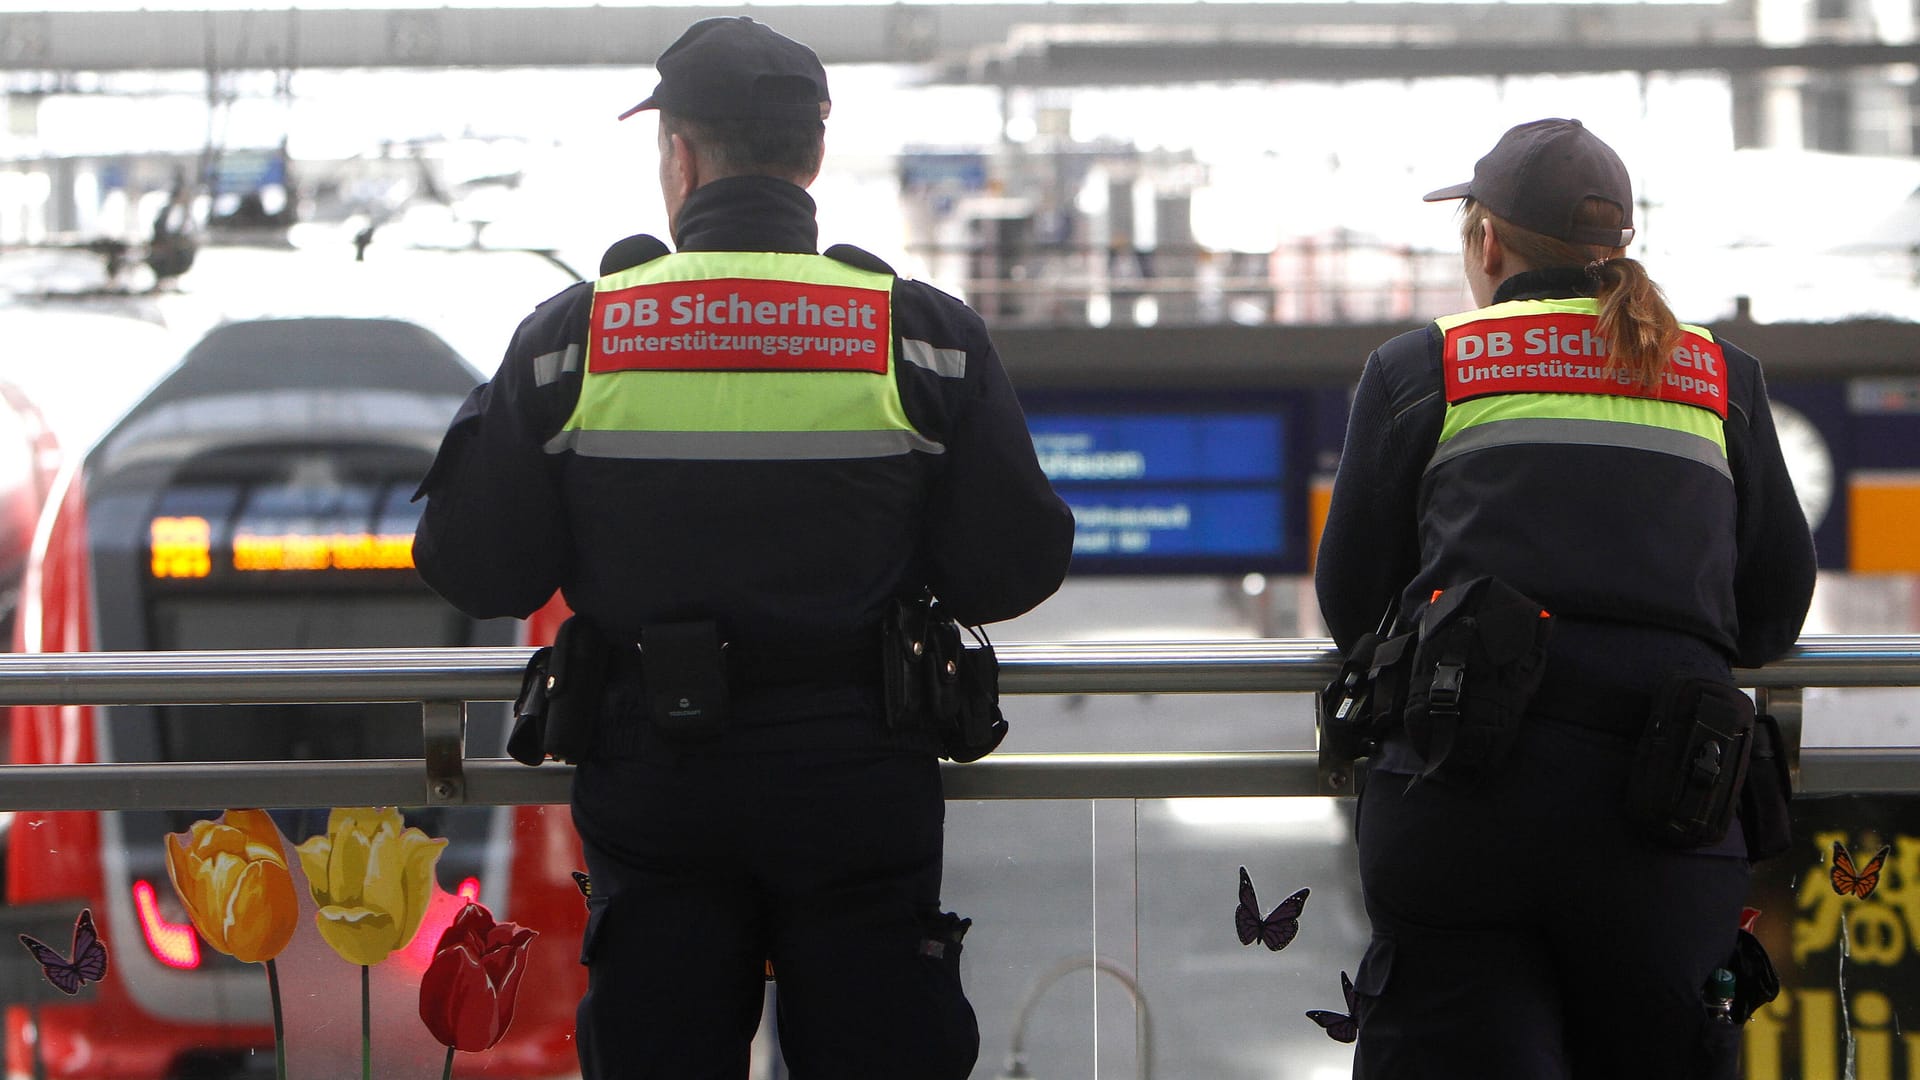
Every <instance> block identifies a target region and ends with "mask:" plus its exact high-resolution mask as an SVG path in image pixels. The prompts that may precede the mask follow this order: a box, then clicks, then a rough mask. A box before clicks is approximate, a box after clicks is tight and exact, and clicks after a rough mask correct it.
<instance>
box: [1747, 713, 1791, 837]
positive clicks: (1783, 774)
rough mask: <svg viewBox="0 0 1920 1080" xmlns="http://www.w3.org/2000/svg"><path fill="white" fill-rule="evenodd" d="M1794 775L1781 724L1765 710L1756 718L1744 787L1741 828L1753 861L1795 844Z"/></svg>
mask: <svg viewBox="0 0 1920 1080" xmlns="http://www.w3.org/2000/svg"><path fill="white" fill-rule="evenodd" d="M1792 801H1793V778H1792V777H1791V776H1790V775H1789V773H1788V769H1787V743H1786V739H1785V738H1784V737H1783V736H1782V735H1781V734H1780V725H1779V724H1778V723H1776V722H1775V721H1774V719H1773V717H1771V716H1768V715H1767V714H1765V713H1761V714H1760V715H1758V716H1756V717H1754V718H1753V756H1752V758H1751V760H1750V762H1749V764H1748V766H1747V782H1746V784H1745V785H1744V786H1742V787H1741V789H1740V828H1741V831H1743V832H1744V833H1746V836H1747V858H1748V860H1749V861H1752V862H1759V861H1760V860H1762V859H1771V858H1773V857H1774V856H1776V855H1785V854H1786V853H1787V851H1788V850H1789V849H1791V848H1792V847H1793V820H1792V818H1791V814H1792V807H1791V805H1790V804H1791V803H1792Z"/></svg>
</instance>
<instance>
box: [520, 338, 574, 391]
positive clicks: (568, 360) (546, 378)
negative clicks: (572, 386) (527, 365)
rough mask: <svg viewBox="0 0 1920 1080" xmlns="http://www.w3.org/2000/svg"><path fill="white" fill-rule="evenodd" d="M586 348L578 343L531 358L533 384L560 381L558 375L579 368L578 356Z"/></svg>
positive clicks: (540, 384)
mask: <svg viewBox="0 0 1920 1080" xmlns="http://www.w3.org/2000/svg"><path fill="white" fill-rule="evenodd" d="M585 352H586V350H584V349H582V348H581V347H580V346H578V345H569V346H567V347H566V348H564V349H561V350H560V351H558V352H550V353H546V354H544V355H542V356H536V357H534V358H533V384H534V385H535V386H547V385H550V384H552V383H555V382H558V381H560V376H561V375H564V374H566V373H567V372H569V371H579V370H580V358H581V357H582V356H583V355H585Z"/></svg>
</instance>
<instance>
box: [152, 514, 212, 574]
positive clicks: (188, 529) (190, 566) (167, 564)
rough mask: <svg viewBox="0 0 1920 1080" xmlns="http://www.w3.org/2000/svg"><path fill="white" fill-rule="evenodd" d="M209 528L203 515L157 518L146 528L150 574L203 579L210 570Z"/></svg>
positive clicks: (210, 534)
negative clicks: (150, 552) (150, 565)
mask: <svg viewBox="0 0 1920 1080" xmlns="http://www.w3.org/2000/svg"><path fill="white" fill-rule="evenodd" d="M212 542H213V530H212V529H211V528H209V527H208V525H207V519H206V518H203V517H157V518H154V519H153V524H151V525H149V526H148V527H147V543H148V546H149V547H151V548H152V549H153V562H152V569H153V576H154V577H157V578H203V577H206V576H207V574H208V573H209V572H211V571H212V570H213V558H212V556H211V555H210V554H209V551H210V550H211V547H212Z"/></svg>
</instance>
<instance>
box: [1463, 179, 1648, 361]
mask: <svg viewBox="0 0 1920 1080" xmlns="http://www.w3.org/2000/svg"><path fill="white" fill-rule="evenodd" d="M1623 216H1624V214H1623V212H1622V211H1621V209H1620V208H1619V207H1618V206H1615V205H1614V204H1612V203H1610V202H1608V201H1606V200H1605V199H1587V200H1585V201H1584V202H1582V203H1581V204H1580V209H1579V211H1578V212H1577V213H1575V215H1574V222H1575V224H1578V225H1593V226H1600V227H1604V228H1618V227H1619V226H1620V221H1621V218H1622V217H1623ZM1482 222H1484V223H1485V224H1486V227H1487V228H1489V229H1492V230H1493V231H1494V235H1496V236H1498V237H1499V238H1500V245H1501V246H1502V247H1504V248H1505V249H1506V250H1508V251H1511V252H1513V254H1514V257H1515V258H1517V259H1519V260H1521V261H1522V262H1524V263H1526V264H1527V265H1528V266H1531V267H1533V268H1534V269H1536V270H1545V269H1548V268H1550V267H1556V266H1571V267H1581V268H1584V269H1585V270H1586V272H1587V276H1588V277H1590V278H1592V279H1593V281H1594V283H1595V285H1596V286H1597V291H1596V293H1595V295H1596V296H1597V297H1598V298H1599V301H1600V314H1599V319H1600V325H1599V328H1598V330H1599V334H1600V337H1601V339H1602V340H1604V341H1605V342H1606V343H1607V366H1608V367H1609V368H1614V369H1617V370H1621V371H1625V372H1626V373H1627V374H1628V375H1629V376H1630V377H1632V378H1633V380H1634V381H1635V382H1638V383H1639V384H1640V385H1642V386H1653V385H1655V384H1656V383H1658V382H1659V380H1660V375H1661V373H1662V372H1664V371H1665V370H1666V368H1667V360H1668V357H1669V356H1670V355H1671V354H1672V352H1673V347H1674V345H1675V344H1676V343H1677V342H1678V341H1679V340H1680V320H1679V319H1678V318H1676V317H1675V316H1674V314H1673V309H1671V308H1669V307H1668V306H1667V298H1666V296H1665V295H1663V294H1662V293H1661V292H1660V286H1659V285H1656V284H1655V283H1654V280H1653V278H1651V277H1649V276H1648V275H1647V268H1646V267H1645V266H1642V265H1641V264H1640V262H1639V261H1638V260H1636V259H1629V258H1627V257H1626V256H1625V255H1620V254H1618V252H1619V251H1620V249H1619V248H1609V247H1605V246H1602V245H1599V244H1576V243H1571V242H1569V241H1566V240H1557V239H1555V238H1553V237H1551V236H1542V235H1541V234H1539V233H1536V232H1530V231H1528V230H1526V229H1522V228H1520V227H1519V226H1518V225H1515V224H1513V223H1512V222H1510V221H1506V220H1505V219H1502V218H1499V217H1495V216H1494V215H1493V213H1492V212H1490V211H1489V210H1488V209H1487V208H1486V206H1485V205H1483V204H1482V203H1480V202H1478V201H1476V200H1474V199H1467V200H1466V201H1465V203H1464V204H1463V206H1462V209H1461V237H1462V239H1463V240H1464V242H1465V243H1466V245H1467V248H1468V250H1470V251H1478V250H1480V247H1481V244H1482V242H1483V241H1482V239H1481V237H1482V233H1481V223H1482Z"/></svg>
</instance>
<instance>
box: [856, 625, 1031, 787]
mask: <svg viewBox="0 0 1920 1080" xmlns="http://www.w3.org/2000/svg"><path fill="white" fill-rule="evenodd" d="M880 642H881V644H880V653H881V665H882V670H883V672H884V674H883V681H884V689H885V693H886V717H887V727H888V728H889V730H891V731H892V732H893V733H894V736H895V737H896V738H897V739H898V740H899V741H900V742H901V743H902V744H903V745H906V746H911V747H914V748H917V749H925V750H930V751H932V752H934V753H936V754H939V755H940V756H941V757H944V758H948V759H950V760H953V761H958V762H968V761H978V760H980V759H981V758H983V757H985V756H987V754H989V753H991V752H992V751H993V749H994V748H995V747H997V746H999V745H1000V740H1002V739H1004V738H1006V734H1007V722H1006V720H1005V719H1004V718H1003V717H1002V716H1001V715H1000V663H999V658H998V657H996V656H995V655H994V653H993V646H992V644H991V643H988V642H986V641H985V640H984V639H982V642H981V644H980V645H979V646H977V647H975V648H971V649H969V648H966V647H965V646H964V644H963V643H962V639H961V636H960V626H959V624H958V623H955V622H954V621H953V620H952V619H950V618H948V617H947V616H946V614H945V613H944V612H942V611H941V610H940V605H939V603H938V602H937V601H935V600H934V599H933V598H932V597H931V596H926V595H922V596H918V597H912V598H909V599H905V600H896V601H894V602H893V603H892V604H891V605H890V606H889V608H888V611H887V615H886V617H885V619H884V620H883V623H882V626H881V635H880Z"/></svg>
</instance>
